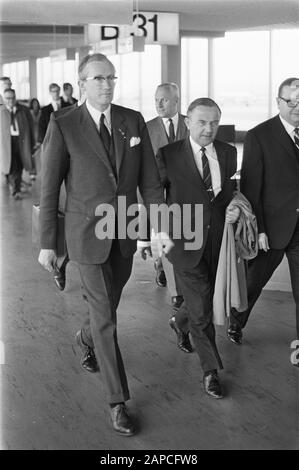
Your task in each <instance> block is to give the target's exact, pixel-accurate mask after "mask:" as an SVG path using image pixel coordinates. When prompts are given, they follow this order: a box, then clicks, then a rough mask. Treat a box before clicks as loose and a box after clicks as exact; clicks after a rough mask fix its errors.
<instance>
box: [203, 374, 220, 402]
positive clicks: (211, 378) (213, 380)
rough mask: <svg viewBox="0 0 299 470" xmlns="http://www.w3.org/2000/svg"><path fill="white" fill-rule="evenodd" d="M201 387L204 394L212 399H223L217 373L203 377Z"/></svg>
mask: <svg viewBox="0 0 299 470" xmlns="http://www.w3.org/2000/svg"><path fill="white" fill-rule="evenodd" d="M203 386H204V389H205V392H206V393H207V394H208V395H209V396H210V397H212V398H223V393H222V389H221V385H220V382H219V378H218V374H217V372H211V373H210V374H207V375H204V377H203Z"/></svg>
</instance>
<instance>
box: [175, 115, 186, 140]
mask: <svg viewBox="0 0 299 470" xmlns="http://www.w3.org/2000/svg"><path fill="white" fill-rule="evenodd" d="M185 135H186V125H185V119H184V118H183V116H182V115H181V114H179V120H178V128H177V131H176V140H181V139H183V138H184V137H185Z"/></svg>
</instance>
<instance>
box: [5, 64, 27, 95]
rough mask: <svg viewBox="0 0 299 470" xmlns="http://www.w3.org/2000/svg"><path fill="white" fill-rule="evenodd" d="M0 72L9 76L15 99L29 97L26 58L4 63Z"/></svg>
mask: <svg viewBox="0 0 299 470" xmlns="http://www.w3.org/2000/svg"><path fill="white" fill-rule="evenodd" d="M2 73H3V76H5V77H10V79H11V82H12V87H13V88H14V89H15V90H16V96H17V99H19V100H28V99H29V98H30V96H29V95H30V88H29V62H28V60H21V61H19V62H11V63H9V64H4V65H3V68H2Z"/></svg>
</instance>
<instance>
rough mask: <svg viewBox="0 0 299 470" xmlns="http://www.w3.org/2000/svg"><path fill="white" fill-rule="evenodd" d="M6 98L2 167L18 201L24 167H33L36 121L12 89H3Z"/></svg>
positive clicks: (1, 110)
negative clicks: (34, 123) (18, 100)
mask: <svg viewBox="0 0 299 470" xmlns="http://www.w3.org/2000/svg"><path fill="white" fill-rule="evenodd" d="M3 101H4V103H3V105H2V106H0V124H1V129H0V130H1V137H0V155H1V169H2V172H3V173H4V174H5V175H7V178H8V184H9V188H10V191H11V195H12V196H13V198H14V199H16V200H18V199H21V182H22V172H23V169H24V168H25V170H27V171H31V170H32V153H33V148H34V130H33V120H32V116H31V114H30V111H29V109H28V108H27V106H23V105H21V104H20V103H18V102H17V100H16V93H15V90H13V89H12V88H10V89H8V90H5V91H4V92H3Z"/></svg>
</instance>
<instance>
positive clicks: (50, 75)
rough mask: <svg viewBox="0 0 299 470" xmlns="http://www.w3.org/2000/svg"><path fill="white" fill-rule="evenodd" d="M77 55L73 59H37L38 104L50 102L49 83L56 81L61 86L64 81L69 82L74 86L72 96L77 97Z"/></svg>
mask: <svg viewBox="0 0 299 470" xmlns="http://www.w3.org/2000/svg"><path fill="white" fill-rule="evenodd" d="M77 70H78V56H76V59H75V60H55V61H51V59H50V57H43V58H41V59H37V62H36V73H37V98H38V100H39V101H40V104H41V105H42V106H43V105H46V104H48V103H49V102H50V99H51V97H50V95H49V85H50V83H53V82H54V83H57V84H58V85H59V86H60V87H61V94H62V85H63V83H65V82H69V83H71V84H72V85H73V87H74V97H75V98H78V97H79V89H78V84H77V82H78V78H77V76H78V73H77Z"/></svg>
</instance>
